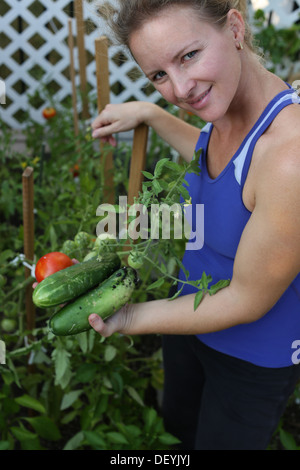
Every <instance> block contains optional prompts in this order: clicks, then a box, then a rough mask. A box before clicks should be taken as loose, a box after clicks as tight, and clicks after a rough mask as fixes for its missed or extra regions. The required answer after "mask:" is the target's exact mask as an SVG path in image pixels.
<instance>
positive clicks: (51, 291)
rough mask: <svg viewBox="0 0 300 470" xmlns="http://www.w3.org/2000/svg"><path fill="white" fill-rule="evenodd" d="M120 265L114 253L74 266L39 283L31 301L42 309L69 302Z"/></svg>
mask: <svg viewBox="0 0 300 470" xmlns="http://www.w3.org/2000/svg"><path fill="white" fill-rule="evenodd" d="M120 265H121V261H120V258H119V257H118V256H117V255H116V254H115V253H105V254H103V255H101V257H99V258H93V259H90V260H88V261H84V262H82V263H78V264H74V265H73V266H70V267H68V268H65V269H63V270H61V271H57V272H56V273H54V274H51V276H48V277H46V278H45V279H44V280H43V281H42V282H40V283H39V284H38V285H37V287H36V288H35V289H34V291H33V295H32V300H33V302H34V304H35V305H36V306H38V307H42V308H47V307H55V306H56V305H60V304H63V303H65V302H69V301H70V300H73V299H75V298H76V297H79V296H80V295H82V294H84V293H86V292H87V291H88V290H90V289H92V288H93V287H95V286H97V285H98V284H99V283H100V282H102V281H104V280H105V279H107V278H108V277H109V276H110V275H111V274H113V273H114V272H115V271H117V270H118V269H119V268H120Z"/></svg>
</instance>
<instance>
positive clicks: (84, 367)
mask: <svg viewBox="0 0 300 470" xmlns="http://www.w3.org/2000/svg"><path fill="white" fill-rule="evenodd" d="M98 370H99V366H98V364H81V366H79V367H78V369H77V371H76V375H75V380H76V382H81V383H89V382H91V381H92V380H93V379H94V377H95V375H96V373H97V371H98Z"/></svg>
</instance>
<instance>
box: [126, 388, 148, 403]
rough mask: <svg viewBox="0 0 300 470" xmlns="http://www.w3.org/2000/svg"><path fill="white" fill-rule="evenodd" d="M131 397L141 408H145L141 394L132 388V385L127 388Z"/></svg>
mask: <svg viewBox="0 0 300 470" xmlns="http://www.w3.org/2000/svg"><path fill="white" fill-rule="evenodd" d="M126 389H127V391H128V393H129V395H130V396H131V398H133V399H134V400H135V401H136V402H137V403H138V404H139V405H141V406H145V405H144V402H143V400H142V398H141V397H140V395H139V393H138V392H137V391H136V389H135V388H133V387H131V386H130V385H128V386H127V387H126Z"/></svg>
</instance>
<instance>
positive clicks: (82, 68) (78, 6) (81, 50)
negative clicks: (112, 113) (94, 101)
mask: <svg viewBox="0 0 300 470" xmlns="http://www.w3.org/2000/svg"><path fill="white" fill-rule="evenodd" d="M75 16H76V25H77V47H78V57H79V74H80V90H81V94H82V117H83V119H88V118H89V117H90V114H89V106H88V96H87V80H86V51H85V44H84V30H85V25H84V20H83V6H82V0H75Z"/></svg>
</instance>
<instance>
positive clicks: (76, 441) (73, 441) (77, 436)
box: [63, 431, 84, 450]
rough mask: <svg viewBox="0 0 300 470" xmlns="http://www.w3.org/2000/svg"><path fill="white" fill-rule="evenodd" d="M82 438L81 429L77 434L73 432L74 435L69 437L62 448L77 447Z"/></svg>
mask: <svg viewBox="0 0 300 470" xmlns="http://www.w3.org/2000/svg"><path fill="white" fill-rule="evenodd" d="M83 440H84V434H83V432H82V431H79V432H78V433H77V434H75V436H73V437H71V439H69V440H68V442H67V443H66V445H65V446H64V448H63V450H74V449H78V447H80V445H81V443H82V441H83Z"/></svg>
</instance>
